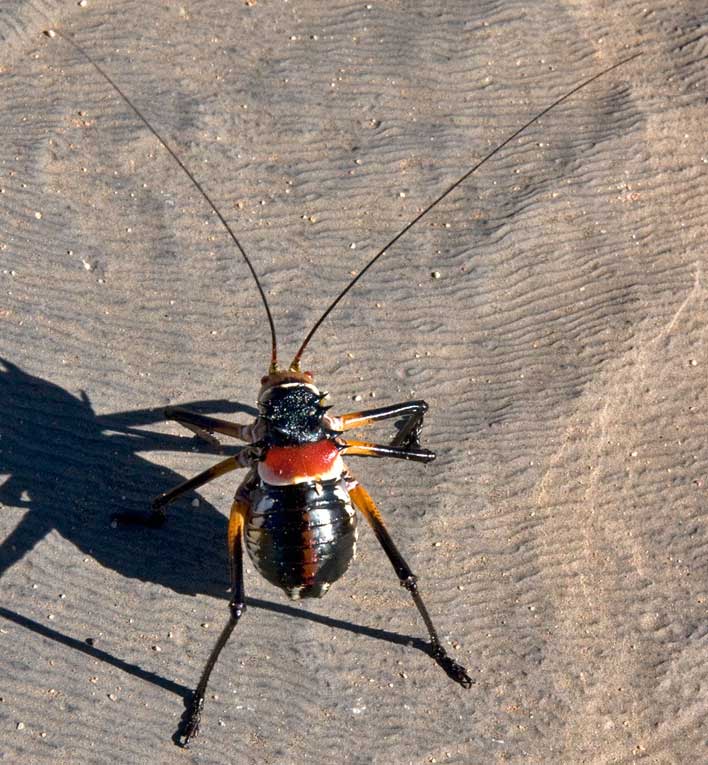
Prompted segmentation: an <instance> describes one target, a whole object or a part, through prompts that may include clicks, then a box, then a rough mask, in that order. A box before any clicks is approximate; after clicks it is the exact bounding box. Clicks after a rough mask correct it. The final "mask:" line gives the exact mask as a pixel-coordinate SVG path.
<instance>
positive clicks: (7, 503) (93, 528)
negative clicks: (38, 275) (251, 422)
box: [0, 357, 427, 695]
mask: <svg viewBox="0 0 708 765" xmlns="http://www.w3.org/2000/svg"><path fill="white" fill-rule="evenodd" d="M0 400H2V402H3V410H4V413H3V417H2V419H1V420H0V474H2V475H6V476H8V478H7V479H6V480H5V482H4V483H3V484H2V485H0V511H1V512H3V513H17V515H18V522H17V525H16V526H15V528H14V530H13V531H12V532H11V533H10V534H9V535H8V537H7V538H6V539H5V540H3V542H2V543H1V544H0V577H2V575H3V574H4V573H5V572H6V571H7V570H8V569H9V568H10V567H11V566H13V565H14V564H15V563H17V562H19V561H20V560H22V559H23V558H24V557H25V556H26V555H28V554H29V553H30V552H31V551H32V550H33V548H34V547H35V546H36V545H37V544H39V543H40V542H41V541H42V540H43V539H44V537H46V536H47V534H49V533H50V532H51V531H53V530H56V531H58V532H59V533H60V534H61V535H62V536H63V537H64V538H65V539H67V540H69V541H70V542H72V543H73V544H74V545H75V546H76V547H77V548H78V549H79V550H81V551H82V552H84V553H85V554H86V555H89V556H91V557H92V558H94V559H95V560H96V561H98V562H99V563H101V565H103V566H107V567H109V568H111V569H113V570H114V571H117V572H118V573H120V574H121V575H122V576H125V577H128V578H133V579H139V580H141V581H145V582H155V583H157V584H160V585H162V586H164V587H168V588H170V589H172V590H174V591H175V592H178V593H183V594H189V595H196V594H208V595H211V596H214V597H224V598H226V597H227V585H228V567H227V554H226V546H225V544H224V537H225V533H226V524H227V520H226V517H225V516H224V515H223V514H222V513H220V512H219V511H218V510H217V509H216V508H215V507H214V506H213V505H211V504H210V503H209V502H206V501H204V500H203V499H202V500H201V502H200V506H199V507H198V508H191V507H190V508H189V509H186V508H185V509H184V510H183V511H182V512H175V513H172V514H171V515H170V519H169V521H168V522H167V523H166V524H165V526H164V527H162V528H160V529H147V528H143V527H135V528H133V527H129V528H123V527H119V528H113V527H112V525H111V516H112V515H113V514H115V513H119V512H125V511H128V512H140V511H145V510H146V509H147V508H148V507H149V500H150V498H151V497H152V496H154V495H156V494H159V493H160V492H161V491H164V490H166V489H168V488H171V487H173V486H174V485H175V484H177V483H180V482H181V481H182V480H183V477H182V476H180V475H179V474H178V473H175V472H174V471H172V470H169V469H166V468H163V467H160V466H158V465H155V464H154V463H152V462H150V461H149V460H147V459H145V458H144V457H142V456H140V453H141V452H155V451H161V450H162V451H173V452H174V451H195V452H202V453H209V454H214V453H216V451H215V449H214V447H212V446H211V445H209V444H208V443H206V442H202V441H201V440H199V439H197V438H190V437H187V436H172V435H168V434H161V433H155V432H152V431H148V430H144V429H143V427H144V426H146V425H149V424H151V423H155V422H160V421H162V408H161V407H155V408H150V409H136V410H133V411H126V412H115V413H112V414H106V415H97V414H96V413H95V411H94V409H93V406H92V404H91V401H90V399H89V396H88V395H87V394H86V393H85V392H82V393H81V395H80V396H75V395H73V394H71V393H69V392H68V391H66V390H64V389H63V388H61V387H60V386H59V385H56V384H54V383H52V382H49V381H48V380H44V379H42V378H40V377H36V376H34V375H31V374H28V373H27V372H25V371H23V370H22V369H21V368H20V367H18V366H16V365H15V364H13V363H11V362H10V361H8V360H7V359H4V358H2V357H0ZM189 406H190V408H192V409H197V410H201V411H202V412H221V413H234V412H241V413H246V414H255V410H254V409H253V408H252V407H250V406H247V405H244V404H241V403H238V402H228V401H225V400H222V399H213V400H209V401H196V402H190V403H189ZM225 451H226V453H228V450H225ZM234 451H235V450H234ZM18 510H19V512H18ZM23 511H24V512H23ZM246 602H247V604H248V605H249V606H251V607H253V608H259V609H264V610H267V611H271V612H274V613H279V614H283V615H287V616H289V617H294V618H299V619H305V620H308V621H311V622H315V623H319V624H323V625H326V626H330V627H332V628H335V629H342V630H347V631H349V632H353V633H356V634H360V635H364V636H367V637H372V638H376V639H379V640H385V641H387V642H391V643H395V644H399V645H409V646H414V647H416V648H418V649H419V650H421V651H423V652H425V653H427V644H426V643H425V641H423V640H421V639H419V638H415V637H410V636H407V635H402V634H399V633H395V632H389V631H388V630H380V629H375V628H370V627H365V626H362V625H356V624H352V623H350V622H347V621H344V620H341V619H333V618H331V617H327V616H322V615H319V614H313V613H308V612H306V611H303V610H302V609H301V608H299V607H295V606H291V605H286V604H284V603H283V604H280V603H276V602H270V601H267V600H263V599H259V598H247V601H246ZM0 616H3V617H4V618H6V619H9V620H11V621H14V622H15V623H16V624H19V625H21V626H23V627H24V628H27V629H30V630H32V631H34V632H36V633H38V634H42V635H43V636H45V637H48V638H50V639H53V640H55V641H57V642H59V643H62V644H64V645H67V646H69V647H71V648H74V649H77V650H81V651H83V652H84V653H87V654H90V655H92V656H93V657H94V658H97V659H99V660H103V661H107V662H108V663H111V664H114V665H115V666H118V667H119V668H121V669H123V670H124V671H126V672H128V673H130V674H133V675H135V676H137V677H140V678H141V679H143V680H147V681H149V682H154V683H156V684H157V685H160V686H161V687H164V688H167V689H168V690H171V691H173V692H175V693H179V694H181V695H184V694H187V695H188V694H189V692H188V690H187V689H183V688H182V686H179V685H176V684H174V683H172V682H171V681H169V680H166V679H165V678H160V677H159V676H158V675H154V674H153V673H149V672H146V671H145V670H143V669H141V668H139V667H136V666H134V665H130V664H128V663H126V662H123V661H122V660H120V659H118V658H116V657H111V656H110V654H108V653H106V652H105V651H101V650H99V649H96V648H94V647H92V646H90V645H88V644H84V643H81V641H78V640H76V638H71V637H68V636H66V635H63V634H62V633H60V632H58V631H56V630H50V629H49V628H47V627H45V626H44V625H40V624H38V623H37V622H34V621H33V620H31V619H29V618H28V617H25V616H23V615H21V614H17V613H16V612H13V611H10V610H7V609H2V610H0Z"/></svg>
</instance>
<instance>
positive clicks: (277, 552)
mask: <svg viewBox="0 0 708 765" xmlns="http://www.w3.org/2000/svg"><path fill="white" fill-rule="evenodd" d="M249 499H250V512H249V514H248V517H247V519H246V549H247V550H248V554H249V556H250V557H251V560H252V561H253V565H254V566H255V567H256V569H257V570H258V571H259V572H260V573H261V574H262V576H263V577H265V578H266V579H267V580H268V581H269V582H271V583H272V584H274V585H276V586H277V587H282V589H284V590H285V592H287V594H288V595H289V596H290V597H291V598H294V599H297V598H319V597H322V595H324V593H325V592H327V590H328V589H329V586H330V584H332V582H336V581H337V579H339V577H340V576H342V574H343V573H344V572H345V571H346V570H347V569H348V568H349V564H350V563H351V561H352V559H353V558H354V554H355V551H356V515H355V513H354V509H353V508H352V505H351V501H350V499H349V493H348V492H347V489H346V484H345V482H344V480H343V479H341V478H337V479H334V480H331V481H322V482H318V483H315V482H312V483H309V482H308V483H297V484H292V485H288V486H271V485H269V484H266V483H263V482H262V481H259V482H258V483H257V484H256V485H255V486H254V487H253V489H252V490H251V492H250V497H249Z"/></svg>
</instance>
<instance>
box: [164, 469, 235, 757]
mask: <svg viewBox="0 0 708 765" xmlns="http://www.w3.org/2000/svg"><path fill="white" fill-rule="evenodd" d="M247 481H248V478H246V480H245V481H244V482H243V483H242V484H241V487H240V488H239V491H238V492H237V494H236V499H235V500H234V503H233V505H232V507H231V516H230V517H229V534H228V546H229V563H230V568H231V601H230V602H229V609H230V615H229V621H228V622H227V624H226V626H225V627H224V629H223V630H222V632H221V635H219V638H218V640H217V641H216V645H215V646H214V648H213V649H212V651H211V653H210V654H209V658H208V659H207V663H206V665H205V666H204V670H203V671H202V676H201V678H200V679H199V684H198V685H197V688H196V690H195V691H194V694H193V696H192V698H191V700H190V703H189V706H188V707H187V709H186V710H185V713H184V715H183V716H182V721H181V723H180V728H179V731H178V732H177V736H176V738H177V742H178V743H179V745H180V746H183V747H185V748H186V747H188V746H189V741H190V739H192V738H194V737H195V736H196V735H197V734H198V733H199V722H200V720H201V716H202V710H203V708H204V696H205V694H206V688H207V684H208V682H209V678H210V676H211V672H212V670H213V669H214V665H215V664H216V662H217V660H218V658H219V654H220V653H221V651H222V649H223V647H224V646H225V645H226V643H227V642H228V640H229V638H230V637H231V633H232V632H233V631H234V628H235V627H236V625H237V624H238V621H239V619H240V618H241V616H242V615H243V613H244V611H245V610H246V596H245V593H244V588H243V545H242V542H243V529H244V525H245V521H246V514H247V512H248V508H249V500H248V495H247V493H246V492H244V491H243V487H244V485H245V484H246V482H247Z"/></svg>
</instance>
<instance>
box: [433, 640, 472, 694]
mask: <svg viewBox="0 0 708 765" xmlns="http://www.w3.org/2000/svg"><path fill="white" fill-rule="evenodd" d="M431 656H432V657H433V658H434V659H435V661H436V662H437V663H438V664H439V665H440V666H441V667H442V668H443V669H444V670H445V672H446V674H447V676H448V677H450V678H452V679H453V680H454V681H455V682H456V683H459V684H460V685H461V686H462V687H463V688H471V687H472V683H473V682H474V680H472V678H471V677H470V676H469V675H468V674H467V670H466V669H465V668H464V667H463V666H462V665H461V664H458V663H457V662H456V661H455V660H454V659H452V658H450V657H449V656H448V655H447V653H445V649H444V648H443V647H442V646H441V645H437V646H433V648H432V651H431Z"/></svg>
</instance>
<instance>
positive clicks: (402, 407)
mask: <svg viewBox="0 0 708 765" xmlns="http://www.w3.org/2000/svg"><path fill="white" fill-rule="evenodd" d="M427 411H428V405H427V404H426V403H425V401H406V402H405V403H403V404H392V405H391V406H382V407H379V408H378V409H365V410H364V411H362V412H349V413H348V414H343V415H341V416H340V417H330V418H329V420H330V422H331V425H332V429H333V430H338V431H341V432H344V431H346V430H352V429H354V428H365V427H367V426H368V425H373V424H374V423H376V422H379V421H380V420H389V419H391V418H393V417H399V418H401V420H402V424H401V425H400V426H399V427H398V432H397V433H396V435H395V436H394V438H393V440H392V441H391V443H390V444H389V446H400V447H403V448H410V449H419V448H420V442H419V438H420V431H421V428H422V427H423V417H424V416H425V413H426V412H427Z"/></svg>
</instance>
